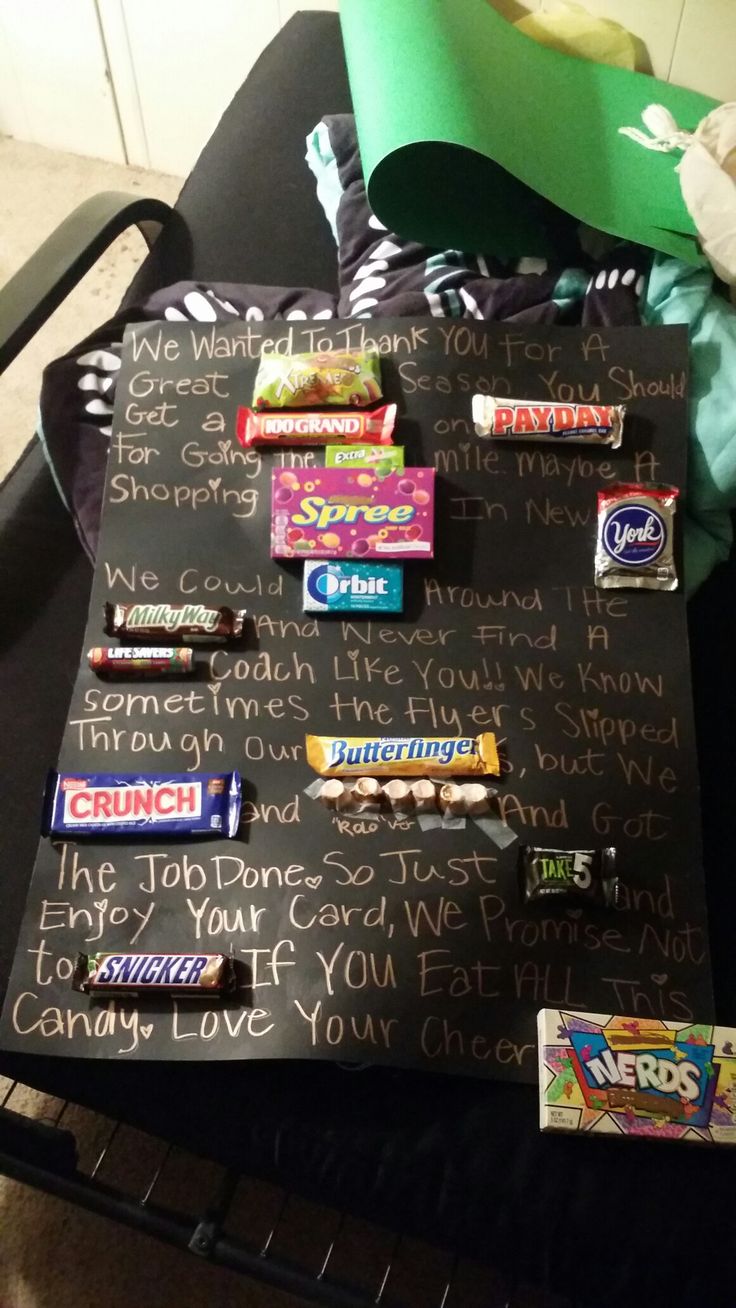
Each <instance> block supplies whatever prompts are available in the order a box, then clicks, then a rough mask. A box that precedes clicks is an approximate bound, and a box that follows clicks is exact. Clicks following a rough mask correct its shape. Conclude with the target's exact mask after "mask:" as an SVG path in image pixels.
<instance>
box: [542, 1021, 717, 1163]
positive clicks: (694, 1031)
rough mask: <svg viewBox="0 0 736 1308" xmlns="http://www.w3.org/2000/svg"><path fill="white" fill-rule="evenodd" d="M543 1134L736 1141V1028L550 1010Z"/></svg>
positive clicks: (546, 1032)
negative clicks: (575, 1133) (578, 1133)
mask: <svg viewBox="0 0 736 1308" xmlns="http://www.w3.org/2000/svg"><path fill="white" fill-rule="evenodd" d="M537 1024H538V1035H539V1096H540V1099H539V1107H540V1117H539V1125H540V1129H541V1130H542V1131H572V1132H579V1131H585V1132H587V1133H588V1134H590V1135H624V1136H643V1137H645V1138H647V1139H649V1140H685V1141H693V1142H695V1143H701V1144H730V1145H736V1029H734V1028H730V1027H725V1026H713V1025H712V1024H711V1023H707V1022H687V1023H685V1022H664V1021H660V1020H659V1019H657V1018H642V1017H618V1016H614V1015H613V1014H610V1013H577V1012H575V1013H573V1012H564V1011H561V1010H559V1009H550V1008H543V1009H542V1010H541V1012H540V1013H539V1017H538V1023H537Z"/></svg>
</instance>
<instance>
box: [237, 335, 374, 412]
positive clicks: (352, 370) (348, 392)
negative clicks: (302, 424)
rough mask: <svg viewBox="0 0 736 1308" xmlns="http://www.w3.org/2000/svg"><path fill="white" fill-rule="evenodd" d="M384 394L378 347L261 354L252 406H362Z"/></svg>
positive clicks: (273, 407)
mask: <svg viewBox="0 0 736 1308" xmlns="http://www.w3.org/2000/svg"><path fill="white" fill-rule="evenodd" d="M382 394H383V392H382V390H381V360H380V358H379V356H378V354H377V352H376V351H375V350H360V351H349V350H326V351H325V352H324V353H321V354H262V355H261V362H260V364H259V366H258V372H257V374H256V380H255V386H254V389H253V408H254V409H304V408H312V407H313V406H316V405H318V404H341V405H343V406H344V405H357V406H358V407H360V408H363V407H365V405H366V404H373V402H374V400H380V398H381V395H382Z"/></svg>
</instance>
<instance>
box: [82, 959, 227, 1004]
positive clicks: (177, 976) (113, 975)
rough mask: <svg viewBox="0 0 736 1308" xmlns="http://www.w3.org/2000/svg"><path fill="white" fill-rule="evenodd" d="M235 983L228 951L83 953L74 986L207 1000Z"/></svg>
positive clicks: (90, 991) (88, 991) (89, 990)
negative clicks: (203, 952)
mask: <svg viewBox="0 0 736 1308" xmlns="http://www.w3.org/2000/svg"><path fill="white" fill-rule="evenodd" d="M234 984H235V969H234V966H233V960H232V958H230V957H229V956H228V955H226V954H196V953H192V954H124V953H120V954H113V953H102V952H101V953H98V954H79V955H78V956H77V962H76V966H75V968H74V973H73V976H72V987H73V988H74V990H81V991H83V992H84V993H85V994H91V995H95V994H100V995H102V994H110V993H120V992H121V991H123V992H125V993H126V994H150V993H151V991H154V990H156V991H161V990H165V991H166V992H167V993H168V994H172V995H186V996H187V997H189V996H191V997H192V998H193V999H207V998H208V997H209V996H210V995H213V994H224V993H225V992H226V991H228V990H232V989H233V986H234Z"/></svg>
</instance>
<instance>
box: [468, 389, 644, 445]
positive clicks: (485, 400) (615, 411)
mask: <svg viewBox="0 0 736 1308" xmlns="http://www.w3.org/2000/svg"><path fill="white" fill-rule="evenodd" d="M625 413H626V409H625V408H624V406H623V405H622V404H556V403H547V404H545V403H544V402H543V401H535V400H510V399H508V398H507V397H506V396H500V397H496V396H493V395H474V396H473V422H474V424H475V430H476V432H477V433H478V435H479V436H496V437H501V438H508V439H510V440H516V441H519V440H521V441H557V442H558V443H560V444H563V445H610V447H611V449H613V450H616V449H618V447H619V445H620V444H621V433H622V431H623V425H624V414H625Z"/></svg>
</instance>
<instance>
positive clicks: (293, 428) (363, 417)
mask: <svg viewBox="0 0 736 1308" xmlns="http://www.w3.org/2000/svg"><path fill="white" fill-rule="evenodd" d="M395 422H396V405H395V404H384V405H383V406H382V407H381V408H380V409H372V410H371V412H370V413H356V412H354V411H353V412H350V413H256V412H254V410H253V409H243V408H240V409H238V416H237V424H236V431H237V436H238V440H239V441H240V444H241V445H246V446H248V445H338V444H339V445H391V444H393V441H392V438H391V433H392V432H393V429H394V424H395Z"/></svg>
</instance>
